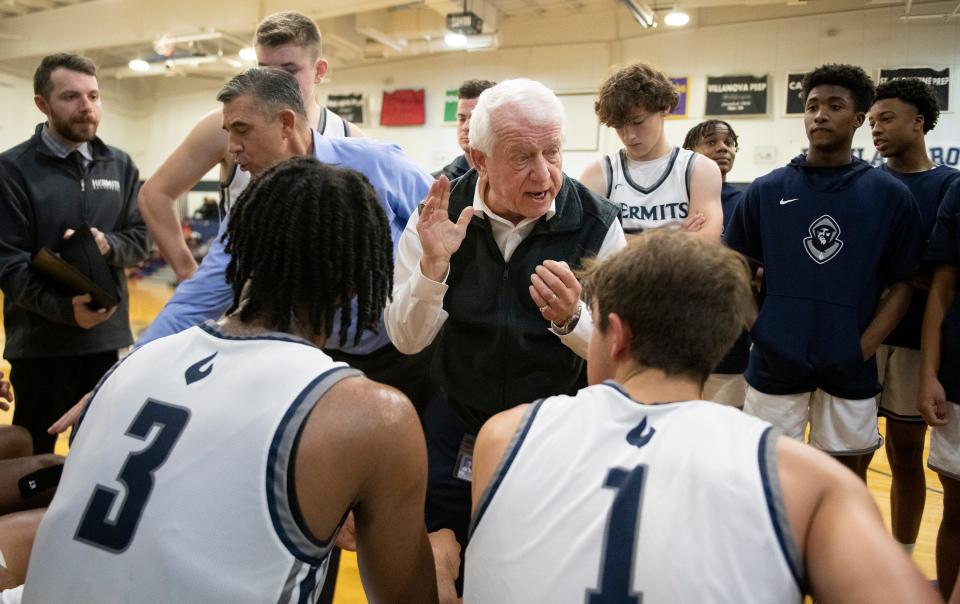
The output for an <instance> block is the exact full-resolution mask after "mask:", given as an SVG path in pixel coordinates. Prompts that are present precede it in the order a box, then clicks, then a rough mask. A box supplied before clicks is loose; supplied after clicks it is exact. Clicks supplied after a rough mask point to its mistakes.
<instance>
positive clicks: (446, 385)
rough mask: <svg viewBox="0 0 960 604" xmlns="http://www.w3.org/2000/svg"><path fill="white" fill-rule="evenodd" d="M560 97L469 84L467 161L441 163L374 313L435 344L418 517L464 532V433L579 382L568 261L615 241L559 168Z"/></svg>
mask: <svg viewBox="0 0 960 604" xmlns="http://www.w3.org/2000/svg"><path fill="white" fill-rule="evenodd" d="M564 122H565V116H564V111H563V106H562V105H561V104H560V101H559V100H558V99H557V97H556V95H555V94H554V93H553V92H552V91H551V90H550V89H548V88H547V87H546V86H544V85H543V84H541V83H539V82H534V81H531V80H524V79H517V80H508V81H505V82H502V83H500V84H498V85H496V86H494V87H493V88H489V89H487V90H485V91H484V92H483V94H481V95H480V99H479V101H478V103H477V106H476V109H474V112H473V116H472V117H471V120H470V147H471V150H470V154H471V160H472V162H471V163H473V165H474V166H475V169H473V170H470V171H469V172H467V173H466V174H465V175H463V176H462V177H460V178H458V179H457V180H455V181H454V182H453V183H452V184H451V183H449V181H447V179H446V178H445V177H441V178H440V180H438V181H437V182H436V183H434V185H433V187H432V188H431V190H430V195H429V197H428V199H427V200H426V202H425V203H424V204H422V205H421V207H420V211H419V212H418V213H416V214H414V215H413V216H411V217H410V221H409V222H408V223H407V227H406V230H405V231H404V233H403V236H402V237H401V239H400V244H399V250H398V252H397V266H396V273H395V278H394V281H395V283H394V290H393V301H392V303H390V304H389V305H388V306H387V310H386V325H387V332H388V333H389V335H390V339H391V340H392V341H393V343H394V345H395V346H396V347H397V349H398V350H400V351H401V352H404V353H406V354H413V353H416V352H419V351H420V350H423V349H424V348H426V347H427V346H429V345H430V344H431V343H432V344H433V345H434V354H433V365H432V369H431V376H432V379H433V380H435V381H436V383H437V385H438V386H439V387H440V388H441V389H442V394H441V395H440V397H439V398H438V399H436V400H434V401H432V402H431V403H430V404H429V405H428V407H427V410H426V414H425V417H424V424H425V430H426V438H427V449H428V454H429V464H430V468H429V469H430V473H429V482H428V488H427V509H426V517H427V526H428V528H429V530H431V531H435V530H439V529H441V528H449V529H452V530H453V531H454V533H456V535H457V540H458V541H459V542H460V543H461V544H465V543H466V537H467V531H468V525H469V517H470V482H469V480H470V475H471V454H472V448H473V437H474V436H475V435H476V433H477V432H478V431H479V429H480V426H482V425H483V423H484V421H486V420H487V419H488V418H489V417H491V416H492V415H495V414H496V413H499V412H500V411H503V410H505V409H508V408H510V407H513V406H515V405H517V404H520V403H528V402H531V401H534V400H536V399H539V398H543V397H546V396H551V395H555V394H564V393H571V394H572V393H574V392H576V390H577V389H578V388H579V387H580V386H583V385H585V383H586V382H585V379H584V358H585V357H586V350H587V344H588V342H589V339H590V333H591V331H592V326H593V322H592V320H591V318H590V316H589V310H588V309H587V307H586V306H585V305H584V304H582V303H581V300H580V284H579V283H578V282H577V279H576V277H575V276H574V273H573V270H574V269H575V268H577V267H579V266H580V265H581V264H582V262H583V261H584V260H585V259H586V258H589V257H592V256H601V257H603V256H606V255H609V254H612V253H613V252H615V251H617V250H619V249H621V248H623V247H624V246H625V245H626V242H625V239H624V236H623V230H622V229H621V227H620V224H619V221H618V220H617V208H616V207H615V206H614V205H613V204H611V203H610V202H608V201H607V200H605V199H604V198H602V197H600V196H598V195H596V194H594V193H592V192H591V191H589V190H588V189H587V188H586V187H584V186H583V185H581V184H580V183H579V182H578V181H576V180H574V179H572V178H570V177H568V176H566V175H565V174H564V173H563V154H562V146H563V131H564Z"/></svg>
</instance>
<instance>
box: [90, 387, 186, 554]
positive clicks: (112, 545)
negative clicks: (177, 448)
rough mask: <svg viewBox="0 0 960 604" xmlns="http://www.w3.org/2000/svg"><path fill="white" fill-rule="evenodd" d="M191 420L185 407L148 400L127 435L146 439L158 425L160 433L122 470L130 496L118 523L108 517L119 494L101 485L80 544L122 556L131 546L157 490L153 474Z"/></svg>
mask: <svg viewBox="0 0 960 604" xmlns="http://www.w3.org/2000/svg"><path fill="white" fill-rule="evenodd" d="M189 419H190V411H189V410H187V409H184V408H183V407H175V406H173V405H168V404H165V403H158V402H157V401H155V400H152V399H147V402H146V403H145V404H144V405H143V408H142V409H141V410H140V413H138V414H137V417H136V418H134V420H133V422H132V423H131V424H130V428H128V429H127V436H132V437H133V438H136V439H139V440H143V439H145V438H146V437H147V435H148V434H149V433H150V430H151V429H152V428H153V426H154V425H155V424H156V425H158V426H160V430H159V431H158V432H157V436H156V437H155V438H154V439H153V442H152V443H151V444H150V446H149V447H147V448H146V449H143V450H142V451H137V452H136V453H131V454H130V455H129V456H128V457H127V461H126V462H124V464H123V467H122V468H121V469H120V475H119V476H118V477H117V480H119V481H120V482H122V483H123V484H124V485H125V486H126V490H127V496H126V498H125V499H124V501H123V505H121V506H120V511H119V513H118V514H117V516H116V520H115V521H111V520H110V519H109V517H108V516H109V514H110V508H112V507H113V504H114V500H115V499H116V498H117V496H118V495H119V493H118V492H117V491H116V490H115V489H111V488H109V487H105V486H103V485H101V484H98V485H97V486H96V488H95V489H94V490H93V495H91V496H90V501H89V502H88V503H87V509H86V511H85V512H84V513H83V518H82V519H81V520H80V526H79V527H77V535H76V537H75V538H76V539H77V540H78V541H82V542H84V543H89V544H90V545H95V546H99V547H102V548H104V549H106V550H108V551H110V552H113V553H120V552H122V551H124V550H126V549H127V547H129V546H130V542H131V541H132V540H133V535H134V533H135V532H136V530H137V524H139V523H140V516H142V515H143V508H144V507H145V506H146V505H147V499H148V498H149V497H150V493H151V492H152V491H153V473H154V471H155V470H156V469H157V468H159V467H160V466H162V465H163V463H164V462H165V461H167V457H169V456H170V451H171V450H172V449H173V446H174V445H175V444H176V443H177V439H179V438H180V433H181V432H183V429H184V427H185V426H186V425H187V420H189Z"/></svg>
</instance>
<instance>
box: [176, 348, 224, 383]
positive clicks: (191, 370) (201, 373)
mask: <svg viewBox="0 0 960 604" xmlns="http://www.w3.org/2000/svg"><path fill="white" fill-rule="evenodd" d="M215 356H217V353H216V352H215V353H213V354H211V355H210V356H208V357H206V358H203V359H200V360H199V361H197V362H196V363H194V364H193V365H190V366H189V367H187V370H186V371H185V372H184V374H183V378H184V379H185V380H186V381H187V386H189V385H190V384H193V383H194V382H199V381H200V380H202V379H203V378H205V377H207V376H208V375H210V373H211V372H212V371H213V357H215ZM207 363H210V364H209V365H207V367H203V366H204V365H206V364H207Z"/></svg>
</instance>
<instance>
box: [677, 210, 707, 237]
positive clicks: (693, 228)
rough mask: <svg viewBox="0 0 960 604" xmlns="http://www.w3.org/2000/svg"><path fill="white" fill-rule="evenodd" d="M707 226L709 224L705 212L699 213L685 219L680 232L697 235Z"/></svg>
mask: <svg viewBox="0 0 960 604" xmlns="http://www.w3.org/2000/svg"><path fill="white" fill-rule="evenodd" d="M705 224H707V216H706V215H705V214H704V213H703V212H697V213H696V214H690V215H689V216H687V217H686V218H684V219H683V223H682V224H681V225H680V230H681V231H684V232H686V233H697V232H699V231H700V229H702V228H703V225H705Z"/></svg>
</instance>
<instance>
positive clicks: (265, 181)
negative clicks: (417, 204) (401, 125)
mask: <svg viewBox="0 0 960 604" xmlns="http://www.w3.org/2000/svg"><path fill="white" fill-rule="evenodd" d="M224 239H225V241H226V250H227V252H228V253H229V254H231V257H230V263H229V264H228V265H227V271H226V277H227V282H228V283H230V286H231V288H232V289H233V305H232V306H231V307H230V309H229V310H228V311H227V313H228V314H230V313H234V312H237V313H239V316H240V320H241V321H243V322H250V321H253V320H260V321H263V322H264V323H265V324H266V325H267V326H268V327H269V328H270V329H276V330H278V331H286V332H289V331H290V328H291V325H293V324H294V323H296V325H298V326H299V327H300V328H301V329H302V330H304V331H305V332H306V333H307V334H309V335H310V336H318V335H320V334H324V335H326V336H327V337H329V336H330V334H331V332H332V330H333V327H334V325H333V318H334V315H335V313H336V311H338V310H339V311H340V313H341V315H340V325H339V327H340V344H341V345H342V344H344V343H345V342H346V340H347V327H348V326H349V325H350V321H351V315H352V310H351V301H352V300H353V299H354V298H356V300H357V311H356V315H357V316H356V324H357V331H356V336H355V338H354V342H355V343H356V342H359V340H360V336H361V335H362V332H363V331H364V330H369V331H374V332H376V331H377V329H378V327H379V325H380V314H381V313H382V312H383V307H384V306H385V305H386V303H387V297H388V296H389V295H390V292H391V290H392V288H393V244H392V242H391V238H390V225H389V223H388V222H387V216H386V213H385V212H384V210H383V207H381V205H380V202H379V201H378V199H377V193H376V191H375V190H374V188H373V186H372V185H371V184H370V181H369V180H367V178H366V177H365V176H364V175H363V174H360V173H359V172H357V171H355V170H350V169H347V168H340V167H336V166H331V165H326V164H322V163H320V162H319V161H317V160H316V159H314V158H312V157H294V158H292V159H288V160H287V161H285V162H282V163H280V164H277V165H276V166H274V167H272V168H270V169H269V170H267V171H265V172H264V173H263V174H262V175H260V176H259V177H256V178H254V179H253V181H252V182H251V183H250V184H249V185H248V186H247V188H246V189H244V191H243V193H242V194H241V195H240V198H239V199H238V200H237V203H236V207H235V208H234V210H233V213H232V214H231V217H230V222H229V223H228V224H227V231H226V234H225V235H224Z"/></svg>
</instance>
